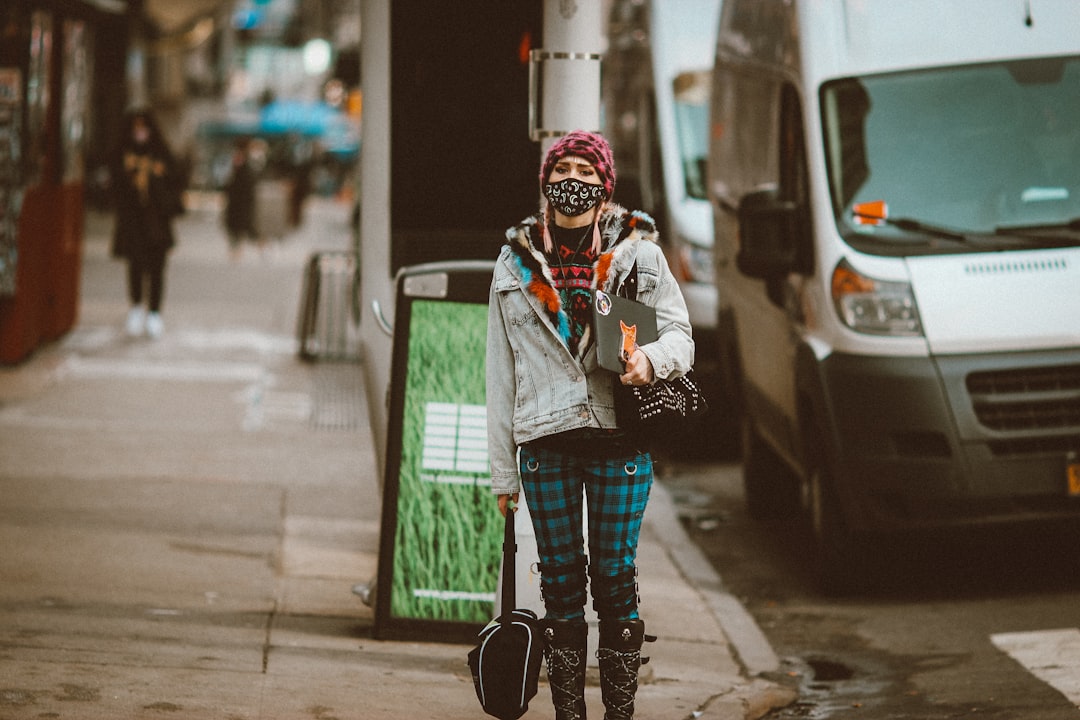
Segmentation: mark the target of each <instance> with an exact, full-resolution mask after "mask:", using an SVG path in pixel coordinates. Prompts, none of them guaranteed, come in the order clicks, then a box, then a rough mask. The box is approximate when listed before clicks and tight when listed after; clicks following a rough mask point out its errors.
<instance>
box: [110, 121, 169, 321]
mask: <svg viewBox="0 0 1080 720" xmlns="http://www.w3.org/2000/svg"><path fill="white" fill-rule="evenodd" d="M114 162H115V167H114V170H113V177H114V178H115V183H114V190H115V204H116V227H115V232H114V234H113V245H112V254H113V256H114V257H119V258H123V259H125V260H126V261H127V268H128V298H129V300H130V301H131V308H130V310H129V311H128V316H127V332H128V335H131V336H133V337H134V336H138V335H142V334H143V332H145V333H146V334H147V335H149V336H150V337H152V338H156V337H159V336H160V335H161V333H162V332H163V331H164V329H165V326H164V323H163V321H162V319H161V306H162V301H163V299H164V294H165V264H166V259H167V257H168V254H169V251H170V250H171V249H172V248H173V246H174V245H175V244H176V239H175V236H174V233H173V220H174V218H176V216H178V215H180V214H181V213H183V211H184V205H183V197H182V193H183V190H184V188H183V178H182V176H181V174H180V172H179V168H178V166H177V163H176V160H175V159H174V157H173V154H172V151H171V150H170V149H169V146H168V143H167V142H166V140H165V137H164V135H162V133H161V130H160V128H159V126H158V124H157V121H156V120H155V119H154V117H153V115H152V114H151V113H150V112H149V111H148V110H132V111H130V112H128V113H127V114H126V115H125V116H124V122H123V125H122V131H121V136H120V141H119V147H118V151H117V153H116V157H115V160H114ZM144 298H145V301H146V306H145V307H144V306H143V302H144Z"/></svg>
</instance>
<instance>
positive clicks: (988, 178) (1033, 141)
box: [821, 57, 1080, 255]
mask: <svg viewBox="0 0 1080 720" xmlns="http://www.w3.org/2000/svg"><path fill="white" fill-rule="evenodd" d="M821 93H822V95H821V100H822V122H823V129H824V135H825V147H826V153H827V165H828V172H829V185H830V191H831V194H832V199H833V207H834V209H835V212H836V213H837V224H838V226H839V228H840V231H841V234H842V235H843V236H844V237H845V239H847V240H848V242H849V243H851V244H853V245H856V246H858V247H859V249H860V250H863V251H865V252H874V253H887V254H897V253H899V254H905V255H910V254H921V253H931V252H942V251H944V252H966V251H973V250H985V249H986V240H987V239H988V238H997V239H999V242H1001V243H1002V247H1025V246H1026V247H1031V246H1033V245H1035V246H1037V245H1038V243H1039V242H1045V243H1053V244H1055V245H1058V246H1060V245H1062V244H1073V245H1075V244H1080V232H1078V231H1077V223H1076V222H1075V221H1076V220H1077V219H1078V218H1080V122H1077V118H1080V57H1068V58H1046V59H1038V60H1025V61H1013V62H1000V63H991V64H980V65H971V66H963V67H951V68H943V69H934V70H921V71H918V72H903V73H890V74H887V75H874V76H866V77H858V78H845V79H842V80H837V81H833V82H830V83H827V84H826V85H824V86H823V87H822V91H821ZM1070 223H1071V225H1070ZM949 233H952V234H953V235H954V237H953V240H954V241H955V242H953V243H952V244H951V246H949V245H950V243H942V239H943V238H945V239H948V238H949ZM971 238H981V239H982V241H981V242H976V243H974V244H973V245H966V244H965V243H964V242H962V241H964V240H967V239H971ZM1018 238H1020V239H1024V240H1026V244H1023V243H1020V242H1018ZM931 240H934V242H931ZM943 244H944V245H946V246H947V247H946V248H945V249H943V248H942V245H943Z"/></svg>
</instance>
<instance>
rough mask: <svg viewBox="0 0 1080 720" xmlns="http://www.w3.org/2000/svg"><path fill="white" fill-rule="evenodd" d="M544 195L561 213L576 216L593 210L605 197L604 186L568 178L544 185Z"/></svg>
mask: <svg viewBox="0 0 1080 720" xmlns="http://www.w3.org/2000/svg"><path fill="white" fill-rule="evenodd" d="M544 196H545V197H547V199H548V202H550V203H551V205H552V207H554V208H555V209H556V210H558V211H559V212H560V213H562V214H563V215H566V216H568V217H575V216H577V215H581V214H582V213H585V212H588V211H589V210H592V209H593V208H594V207H596V206H597V204H598V203H599V202H600V201H601V200H603V199H604V186H603V185H592V184H590V183H585V182H581V181H580V180H578V179H577V178H566V179H565V180H560V181H559V182H556V183H547V184H546V185H544Z"/></svg>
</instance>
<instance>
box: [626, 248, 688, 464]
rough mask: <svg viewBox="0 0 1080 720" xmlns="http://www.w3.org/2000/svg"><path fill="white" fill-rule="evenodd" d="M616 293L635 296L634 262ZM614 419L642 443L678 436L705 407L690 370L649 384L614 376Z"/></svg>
mask: <svg viewBox="0 0 1080 720" xmlns="http://www.w3.org/2000/svg"><path fill="white" fill-rule="evenodd" d="M618 293H619V294H620V295H622V296H623V297H627V298H629V299H631V300H636V299H637V265H636V264H635V265H634V267H633V268H631V270H630V273H629V275H628V276H627V278H626V281H624V282H623V284H622V286H621V287H620V288H619V291H618ZM614 383H615V384H614V388H613V390H614V395H615V420H616V422H617V423H618V425H619V428H620V429H622V430H625V431H626V432H627V433H629V434H631V435H632V436H635V437H636V438H637V439H638V440H640V441H642V442H643V443H645V444H646V445H648V444H652V443H656V442H662V441H664V440H667V439H673V438H677V437H680V436H681V435H682V434H684V433H686V432H687V431H688V430H689V429H690V427H691V426H692V425H693V424H694V423H696V422H697V421H698V420H700V418H701V416H703V415H704V414H705V413H706V412H708V410H709V404H708V402H707V401H706V400H705V394H704V393H703V392H702V391H701V386H700V385H699V384H698V382H697V380H696V379H695V378H694V371H693V370H690V371H689V372H687V373H686V374H685V375H682V376H680V377H677V378H672V379H670V380H667V379H662V378H657V379H656V380H655V381H654V382H653V383H651V384H649V385H632V386H631V385H623V384H622V383H620V382H619V378H618V376H615V378H614Z"/></svg>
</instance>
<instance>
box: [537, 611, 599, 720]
mask: <svg viewBox="0 0 1080 720" xmlns="http://www.w3.org/2000/svg"><path fill="white" fill-rule="evenodd" d="M543 624H544V639H545V641H546V642H545V647H544V657H545V658H546V659H547V669H548V684H549V685H550V686H551V702H552V704H553V705H554V706H555V720H585V646H586V642H587V640H588V635H589V626H588V625H587V624H586V623H585V621H584V620H544V621H543Z"/></svg>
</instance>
